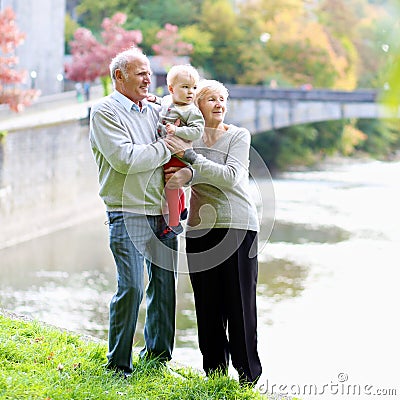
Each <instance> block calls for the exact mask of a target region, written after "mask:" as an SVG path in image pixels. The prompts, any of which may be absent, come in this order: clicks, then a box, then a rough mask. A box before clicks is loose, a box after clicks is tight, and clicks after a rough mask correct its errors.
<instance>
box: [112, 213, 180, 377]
mask: <svg viewBox="0 0 400 400" xmlns="http://www.w3.org/2000/svg"><path fill="white" fill-rule="evenodd" d="M107 214H108V222H109V233H110V248H111V251H112V253H113V256H114V260H115V263H116V267H117V291H116V293H115V294H114V296H113V298H112V299H111V302H110V328H109V336H108V339H109V342H108V350H109V351H108V353H107V358H108V366H109V367H111V368H118V369H122V370H125V371H131V370H132V344H133V337H134V334H135V330H136V324H137V319H138V314H139V306H140V303H141V301H142V299H143V293H144V264H146V266H147V271H148V278H149V283H148V286H147V288H146V306H147V307H146V322H145V328H144V338H145V348H144V349H143V350H142V351H141V353H140V354H141V357H145V356H150V357H157V358H158V359H159V360H160V361H167V360H170V359H171V357H172V350H173V345H174V336H175V307H176V277H177V272H176V271H177V259H178V257H177V254H178V253H177V249H178V241H177V238H176V237H174V238H172V239H169V240H164V241H160V240H159V239H158V238H157V236H156V235H155V233H156V232H159V231H160V229H162V228H163V224H164V226H165V222H164V219H163V217H162V216H161V215H159V216H146V215H139V214H132V213H127V212H120V211H116V212H108V213H107Z"/></svg>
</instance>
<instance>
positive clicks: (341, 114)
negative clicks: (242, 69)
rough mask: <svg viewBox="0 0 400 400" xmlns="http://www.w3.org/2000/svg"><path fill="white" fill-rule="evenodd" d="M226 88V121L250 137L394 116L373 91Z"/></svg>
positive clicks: (258, 87)
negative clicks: (296, 127)
mask: <svg viewBox="0 0 400 400" xmlns="http://www.w3.org/2000/svg"><path fill="white" fill-rule="evenodd" d="M227 87H228V89H229V98H230V100H229V106H228V114H227V117H226V121H227V122H230V123H233V124H236V125H239V126H244V127H246V128H247V129H249V131H250V132H251V133H252V134H256V133H260V132H265V131H268V130H272V129H278V128H284V127H288V126H291V125H297V124H304V123H311V122H319V121H329V120H338V119H346V118H387V117H393V115H392V114H390V113H389V111H388V110H387V108H385V107H384V106H383V105H382V104H380V103H379V101H378V92H377V91H375V90H356V91H353V92H350V91H333V90H321V89H312V90H302V89H270V88H267V87H263V86H239V85H227ZM399 115H400V114H397V115H396V118H399Z"/></svg>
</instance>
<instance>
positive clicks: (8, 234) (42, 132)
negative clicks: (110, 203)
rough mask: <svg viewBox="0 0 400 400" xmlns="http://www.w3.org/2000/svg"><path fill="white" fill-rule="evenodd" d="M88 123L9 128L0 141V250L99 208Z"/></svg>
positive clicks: (91, 214) (77, 121) (89, 213)
mask: <svg viewBox="0 0 400 400" xmlns="http://www.w3.org/2000/svg"><path fill="white" fill-rule="evenodd" d="M103 211H104V207H103V204H102V202H101V200H100V198H99V197H98V182H97V171H96V164H95V162H94V159H93V156H92V153H91V150H90V145H89V140H88V125H87V124H86V123H84V122H82V121H79V120H76V121H70V122H64V123H62V124H54V125H47V126H40V127H35V128H28V129H23V130H19V131H14V132H10V133H9V134H8V135H6V136H5V138H3V139H2V141H1V142H0V248H2V247H6V246H9V245H12V244H15V243H18V242H21V241H24V240H27V239H29V238H32V237H35V236H38V235H41V234H45V233H48V232H52V231H54V230H57V229H60V228H62V227H66V226H71V225H73V224H75V223H77V222H79V221H81V220H83V219H85V218H92V217H93V216H94V215H96V214H98V213H100V212H103Z"/></svg>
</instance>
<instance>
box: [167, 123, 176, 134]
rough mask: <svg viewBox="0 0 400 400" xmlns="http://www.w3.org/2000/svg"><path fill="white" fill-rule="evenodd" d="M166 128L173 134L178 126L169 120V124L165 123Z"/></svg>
mask: <svg viewBox="0 0 400 400" xmlns="http://www.w3.org/2000/svg"><path fill="white" fill-rule="evenodd" d="M165 130H166V131H167V133H168V134H169V135H173V134H174V133H175V132H176V126H175V125H174V124H171V123H169V122H168V124H166V125H165Z"/></svg>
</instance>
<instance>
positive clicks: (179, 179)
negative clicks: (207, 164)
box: [164, 167, 192, 189]
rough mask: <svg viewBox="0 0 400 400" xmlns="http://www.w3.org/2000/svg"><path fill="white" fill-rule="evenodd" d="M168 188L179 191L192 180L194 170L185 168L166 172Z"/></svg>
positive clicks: (172, 168) (176, 168)
mask: <svg viewBox="0 0 400 400" xmlns="http://www.w3.org/2000/svg"><path fill="white" fill-rule="evenodd" d="M164 177H165V182H166V187H167V188H168V189H179V188H180V187H182V186H183V185H185V184H186V183H188V182H189V181H190V180H191V179H192V170H191V169H190V168H185V167H183V168H182V167H169V168H167V169H165V170H164Z"/></svg>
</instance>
